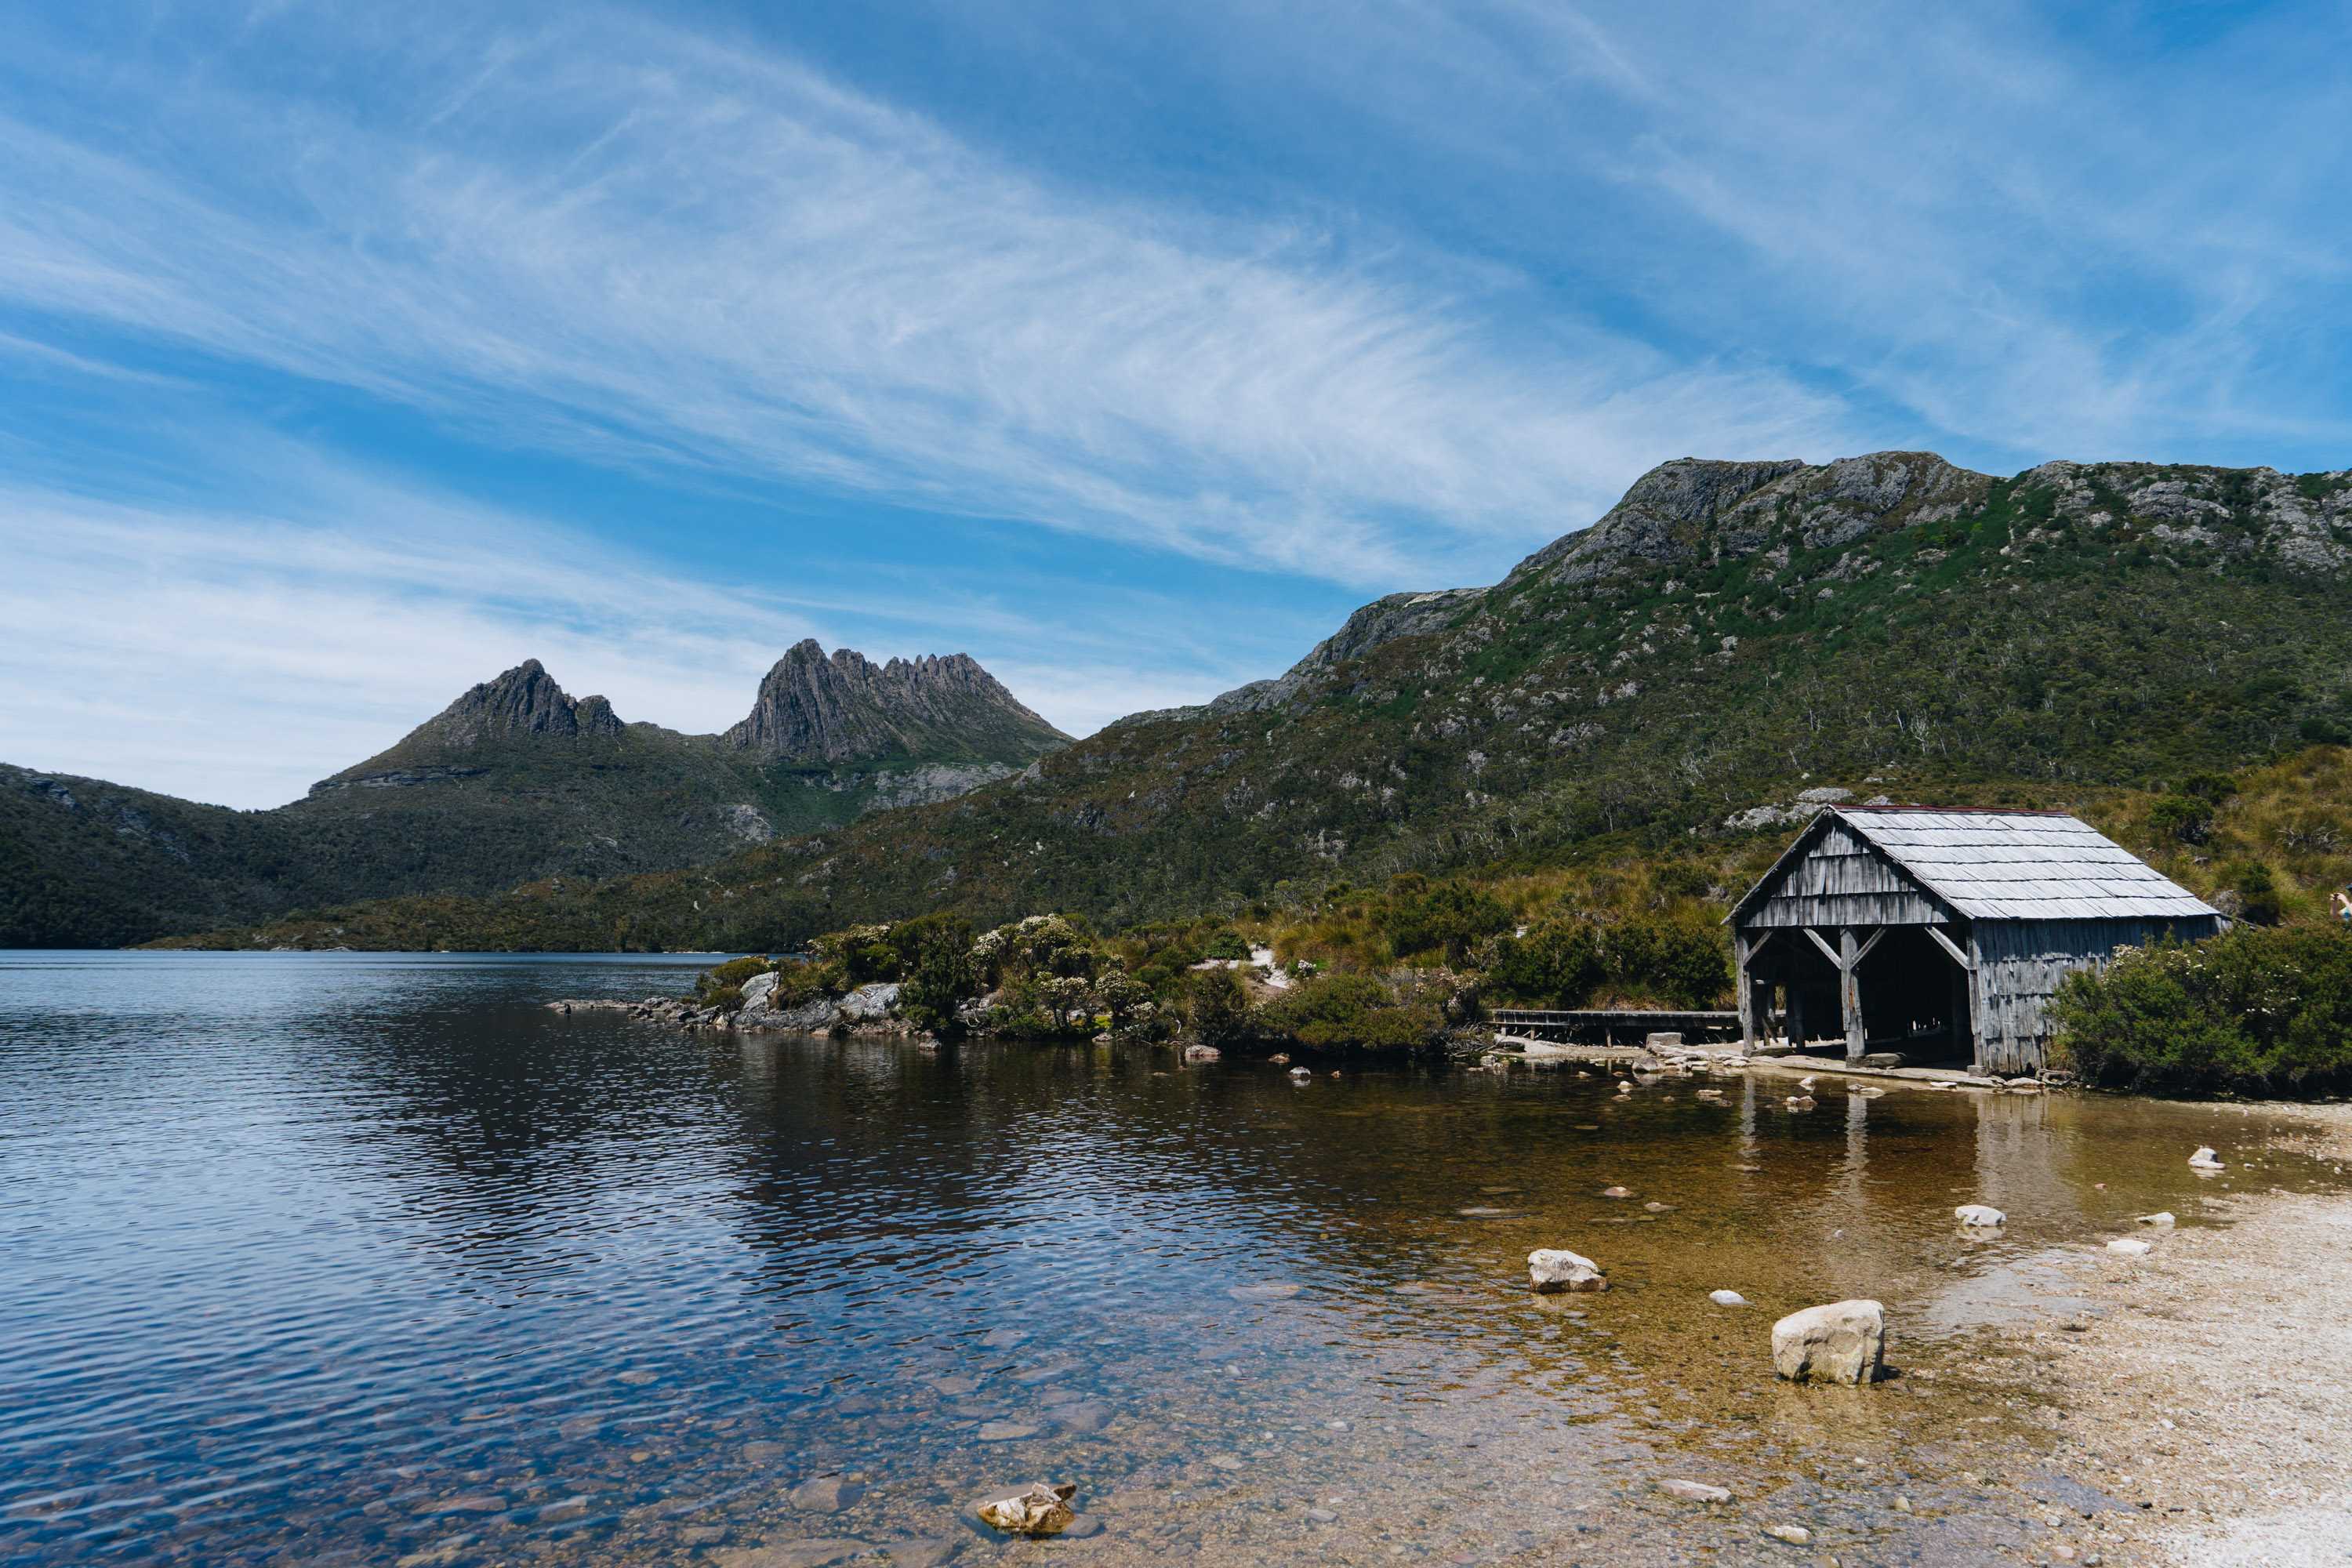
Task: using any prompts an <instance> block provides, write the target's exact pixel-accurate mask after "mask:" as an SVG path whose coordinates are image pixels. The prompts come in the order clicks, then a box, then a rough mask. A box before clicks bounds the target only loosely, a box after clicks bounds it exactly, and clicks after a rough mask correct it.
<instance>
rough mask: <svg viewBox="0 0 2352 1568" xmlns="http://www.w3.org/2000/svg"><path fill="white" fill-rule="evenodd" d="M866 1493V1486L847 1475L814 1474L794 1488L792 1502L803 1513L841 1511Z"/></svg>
mask: <svg viewBox="0 0 2352 1568" xmlns="http://www.w3.org/2000/svg"><path fill="white" fill-rule="evenodd" d="M865 1495H866V1488H865V1486H864V1485H863V1484H862V1483H860V1482H857V1481H853V1480H851V1479H849V1478H848V1477H846V1476H812V1477H810V1478H809V1479H807V1480H804V1481H803V1482H802V1483H801V1484H800V1485H798V1486H796V1487H794V1488H793V1490H792V1503H793V1507H794V1508H796V1509H799V1510H801V1511H802V1512H803V1513H839V1512H840V1511H841V1510H843V1509H845V1508H847V1507H849V1506H850V1505H851V1504H852V1503H855V1502H856V1500H858V1499H859V1498H862V1497H864V1496H865Z"/></svg>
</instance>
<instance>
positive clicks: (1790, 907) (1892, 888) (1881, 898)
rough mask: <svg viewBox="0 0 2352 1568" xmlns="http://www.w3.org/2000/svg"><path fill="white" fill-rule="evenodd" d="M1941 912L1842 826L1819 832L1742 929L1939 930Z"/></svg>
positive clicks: (1942, 920) (1832, 825)
mask: <svg viewBox="0 0 2352 1568" xmlns="http://www.w3.org/2000/svg"><path fill="white" fill-rule="evenodd" d="M1949 918H1950V917H1949V916H1948V914H1947V913H1946V912H1945V910H1944V907H1943V906H1942V905H1941V904H1939V903H1937V901H1936V900H1934V899H1932V898H1930V897H1929V896H1928V895H1927V893H1926V892H1924V891H1923V890H1922V889H1920V887H1919V885H1918V884H1917V883H1916V882H1915V881H1913V880H1912V879H1910V878H1909V877H1906V876H1905V875H1904V874H1903V872H1902V871H1901V870H1900V869H1899V868H1896V867H1895V866H1892V865H1890V864H1888V863H1887V859H1886V857H1885V856H1884V855H1881V854H1880V853H1879V852H1878V851H1877V850H1875V849H1874V848H1872V847H1870V846H1869V845H1867V844H1865V843H1864V842H1863V841H1862V838H1861V837H1860V835H1858V834H1856V833H1855V832H1854V831H1853V829H1852V828H1850V827H1848V826H1845V824H1843V822H1832V823H1830V824H1828V825H1827V826H1826V827H1825V828H1824V829H1823V831H1822V836H1821V837H1820V838H1819V839H1818V840H1817V841H1816V842H1815V843H1814V844H1813V846H1812V847H1811V848H1810V849H1808V850H1806V851H1805V853H1804V854H1803V855H1801V856H1800V857H1799V858H1797V860H1796V862H1795V863H1794V864H1793V865H1791V866H1790V867H1788V868H1787V869H1786V871H1785V872H1784V874H1783V875H1782V876H1781V878H1780V883H1779V885H1778V886H1777V887H1775V888H1773V889H1772V890H1771V891H1770V892H1769V893H1768V894H1767V895H1765V898H1764V900H1763V901H1762V902H1761V903H1760V904H1759V905H1758V906H1757V908H1755V909H1754V910H1751V911H1750V912H1749V914H1748V918H1747V919H1746V921H1744V922H1743V923H1744V924H1746V925H1748V926H1750V927H1756V928H1760V929H1770V928H1780V929H1786V928H1790V927H1794V926H1813V927H1815V928H1817V929H1820V930H1824V931H1827V930H1833V929H1835V928H1836V927H1839V926H1849V925H1850V926H1882V925H1943V924H1946V923H1947V922H1948V920H1949Z"/></svg>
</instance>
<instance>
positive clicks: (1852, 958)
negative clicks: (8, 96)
mask: <svg viewBox="0 0 2352 1568" xmlns="http://www.w3.org/2000/svg"><path fill="white" fill-rule="evenodd" d="M1862 953H1863V948H1862V944H1861V943H1860V942H1857V941H1855V940H1854V934H1853V927H1852V926H1845V927H1843V928H1841V929H1840V930H1839V931H1838V1002H1839V1006H1840V1011H1842V1012H1843V1013H1844V1015H1845V1059H1846V1060H1848V1061H1850V1062H1852V1061H1860V1060H1861V1059H1862V1051H1863V1044H1864V1039H1863V1027H1862V977H1861V969H1862Z"/></svg>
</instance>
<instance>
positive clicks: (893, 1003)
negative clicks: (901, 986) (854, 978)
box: [840, 980, 898, 1024]
mask: <svg viewBox="0 0 2352 1568" xmlns="http://www.w3.org/2000/svg"><path fill="white" fill-rule="evenodd" d="M897 1006H898V982H897V981H895V980H886V981H877V982H876V983H875V984H871V985H861V986H859V987H858V988H857V989H856V990H855V991H853V992H851V993H850V994H848V995H846V996H844V997H843V998H842V999H841V1007H840V1012H841V1016H842V1017H843V1018H844V1019H845V1020H847V1021H848V1022H850V1023H853V1024H864V1023H870V1022H872V1021H873V1020H874V1019H877V1018H887V1017H888V1016H890V1014H891V1011H892V1009H894V1008H896V1007H897Z"/></svg>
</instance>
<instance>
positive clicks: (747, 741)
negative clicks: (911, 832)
mask: <svg viewBox="0 0 2352 1568" xmlns="http://www.w3.org/2000/svg"><path fill="white" fill-rule="evenodd" d="M1068 740H1069V737H1068V736H1066V735H1065V734H1063V733H1062V732H1061V731H1058V730H1056V729H1055V728H1054V727H1053V726H1052V725H1051V724H1048V723H1047V722H1045V720H1044V719H1042V718H1040V717H1038V716H1037V715H1036V714H1035V713H1033V712H1031V711H1030V710H1028V709H1027V708H1025V707H1024V706H1022V704H1021V702H1020V700H1018V699H1016V698H1015V697H1014V696H1013V693H1012V692H1010V691H1007V690H1006V689H1004V687H1003V683H1001V682H1000V681H998V680H997V679H996V678H995V677H994V676H992V675H991V674H989V673H988V671H987V670H985V669H983V668H981V666H980V664H979V663H978V662H977V661H976V660H974V659H973V658H971V657H970V656H969V655H966V654H961V653H958V654H950V655H947V656H946V657H944V658H939V657H926V658H916V659H899V658H894V659H892V660H890V662H889V663H887V664H883V665H877V664H876V663H875V662H874V661H873V660H871V659H869V658H866V656H865V655H863V654H861V653H858V652H856V651H855V650H854V649H851V648H839V649H836V650H835V652H834V653H833V654H832V656H831V657H830V658H828V657H827V656H826V654H825V651H824V648H823V647H819V646H818V645H817V643H816V642H815V641H814V639H811V640H808V641H804V642H802V643H799V644H796V645H795V646H794V647H793V648H792V650H791V651H790V652H788V653H786V654H785V655H784V657H783V658H780V659H778V660H777V661H776V663H775V667H774V668H772V669H770V670H769V671H768V673H767V676H766V678H765V679H762V680H761V682H760V695H759V698H758V700H756V701H755V702H753V704H752V705H751V713H750V715H749V716H748V717H746V718H745V719H744V720H743V721H742V722H741V723H740V724H737V725H736V726H735V727H734V728H732V729H730V730H729V731H727V732H726V733H725V734H724V735H722V736H720V737H719V741H720V742H721V744H723V745H724V746H726V747H728V748H729V749H730V750H733V751H737V752H750V753H751V754H752V755H754V756H756V757H759V758H761V759H762V760H764V761H769V762H779V763H801V764H821V765H828V766H829V765H837V764H840V763H855V762H862V761H870V760H874V759H879V758H886V757H907V758H913V757H925V756H929V757H932V758H936V759H940V760H947V759H957V760H968V761H980V762H993V763H1013V764H1015V765H1019V764H1024V763H1027V762H1028V761H1029V760H1030V759H1031V758H1033V757H1034V756H1036V755H1037V754H1038V753H1039V752H1043V751H1046V750H1049V749H1051V748H1052V747H1054V746H1057V745H1063V744H1066V743H1067V742H1068Z"/></svg>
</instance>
